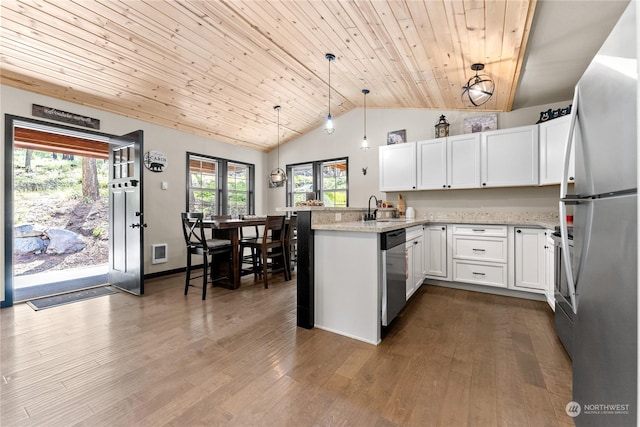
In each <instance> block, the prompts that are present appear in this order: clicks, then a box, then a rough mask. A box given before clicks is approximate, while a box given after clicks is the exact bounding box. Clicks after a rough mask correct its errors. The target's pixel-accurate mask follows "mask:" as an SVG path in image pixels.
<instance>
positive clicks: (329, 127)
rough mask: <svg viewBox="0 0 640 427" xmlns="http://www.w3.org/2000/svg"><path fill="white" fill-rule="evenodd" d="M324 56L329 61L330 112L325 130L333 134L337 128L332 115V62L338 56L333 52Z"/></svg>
mask: <svg viewBox="0 0 640 427" xmlns="http://www.w3.org/2000/svg"><path fill="white" fill-rule="evenodd" d="M324 57H325V58H327V60H328V61H329V114H328V115H327V123H326V124H325V126H324V130H325V132H327V133H328V134H329V135H331V134H332V133H333V132H334V131H335V130H336V129H335V128H334V127H333V118H332V117H331V62H332V61H334V60H335V59H336V56H335V55H334V54H333V53H327V54H326V55H325V56H324Z"/></svg>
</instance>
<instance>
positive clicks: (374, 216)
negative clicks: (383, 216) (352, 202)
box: [365, 194, 378, 221]
mask: <svg viewBox="0 0 640 427" xmlns="http://www.w3.org/2000/svg"><path fill="white" fill-rule="evenodd" d="M371 199H375V201H376V209H374V210H373V214H372V213H371ZM377 206H378V198H377V197H376V196H375V195H373V194H372V195H371V197H369V204H368V205H367V216H366V218H365V221H375V219H376V213H378V209H377Z"/></svg>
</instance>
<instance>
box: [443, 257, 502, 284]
mask: <svg viewBox="0 0 640 427" xmlns="http://www.w3.org/2000/svg"><path fill="white" fill-rule="evenodd" d="M453 280H454V281H457V282H467V283H476V284H478V285H488V286H498V287H501V288H506V287H507V265H506V264H482V263H478V262H472V261H461V260H455V259H454V260H453Z"/></svg>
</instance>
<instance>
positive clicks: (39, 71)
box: [0, 0, 536, 151]
mask: <svg viewBox="0 0 640 427" xmlns="http://www.w3.org/2000/svg"><path fill="white" fill-rule="evenodd" d="M535 3H536V0H495V1H493V0H491V1H483V0H465V1H453V0H445V1H442V0H427V1H415V0H402V1H379V0H363V1H254V0H232V1H229V0H224V1H188V0H187V1H179V2H178V1H157V0H144V1H142V0H135V1H114V0H94V1H82V0H76V1H69V0H33V1H31V0H28V1H27V0H25V1H16V0H3V1H2V11H1V24H2V28H1V31H2V32H1V34H0V36H1V43H0V47H1V69H0V71H1V72H2V76H1V82H2V84H5V85H8V86H13V87H16V88H20V89H25V90H28V91H31V92H36V93H39V94H44V95H47V96H51V97H54V98H59V99H63V100H67V101H70V102H74V103H77V104H82V105H86V106H90V107H94V108H98V109H101V110H105V111H109V112H113V113H117V114H121V115H124V116H128V117H133V118H137V119H140V120H143V121H147V122H152V123H156V124H159V125H162V126H166V127H170V128H175V129H179V130H181V131H185V132H189V133H193V134H197V135H203V136H206V137H210V138H213V139H216V140H218V141H222V142H226V143H230V144H236V145H240V146H246V147H250V148H253V149H258V150H262V151H269V150H271V149H273V148H274V147H275V146H276V144H277V135H276V133H277V131H276V113H275V112H274V111H273V106H274V105H276V104H279V105H282V110H281V112H280V127H281V142H286V141H288V140H290V139H293V138H296V137H298V136H300V135H302V134H304V133H306V132H308V131H310V130H312V129H314V128H317V127H319V126H322V125H323V123H324V120H325V118H326V115H327V112H328V108H329V99H328V95H329V86H328V79H329V62H328V61H327V60H326V59H325V54H326V53H333V54H335V55H336V60H335V61H333V62H332V63H331V106H330V108H331V113H332V115H333V116H334V117H339V116H340V115H342V114H344V113H346V112H348V111H350V110H352V109H353V108H356V107H361V106H362V104H363V96H362V92H361V91H362V89H364V88H367V89H369V90H371V93H370V94H369V95H368V96H367V108H427V109H444V110H464V109H467V108H469V109H472V107H468V106H467V105H466V104H464V103H463V102H462V100H461V96H460V95H461V88H462V86H463V85H464V84H465V83H466V81H467V80H468V79H469V78H470V77H471V76H472V75H473V72H472V71H471V70H470V67H471V64H472V63H474V62H482V63H485V64H486V69H485V71H486V72H487V74H489V75H490V76H491V77H492V78H493V79H494V81H495V83H496V90H495V94H494V96H493V97H492V99H491V100H490V101H489V102H488V103H487V104H485V105H484V106H483V107H482V109H483V110H487V111H509V110H510V109H511V106H512V103H513V98H514V94H515V90H516V86H517V84H518V77H519V74H520V70H521V67H522V60H523V56H524V52H525V47H526V42H527V38H528V34H529V31H530V27H531V22H532V18H533V12H534V9H535Z"/></svg>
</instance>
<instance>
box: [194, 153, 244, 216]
mask: <svg viewBox="0 0 640 427" xmlns="http://www.w3.org/2000/svg"><path fill="white" fill-rule="evenodd" d="M187 160H188V165H189V170H188V183H187V210H188V211H189V212H202V213H203V214H204V216H205V217H211V216H215V215H232V216H239V215H248V214H251V213H253V209H254V208H253V203H254V193H253V188H254V184H255V182H254V181H255V177H254V166H253V165H252V164H247V163H239V162H233V161H229V160H226V159H220V158H214V157H208V156H204V155H198V154H193V153H187Z"/></svg>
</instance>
